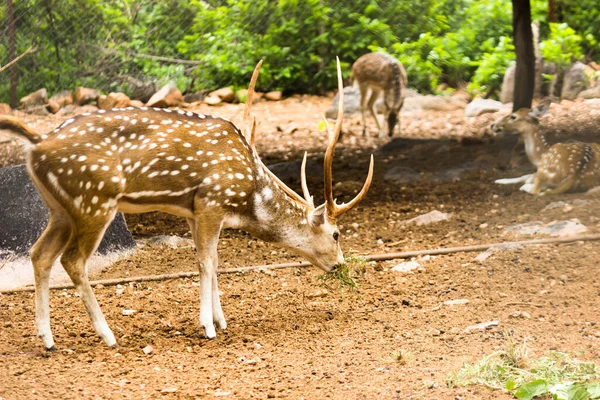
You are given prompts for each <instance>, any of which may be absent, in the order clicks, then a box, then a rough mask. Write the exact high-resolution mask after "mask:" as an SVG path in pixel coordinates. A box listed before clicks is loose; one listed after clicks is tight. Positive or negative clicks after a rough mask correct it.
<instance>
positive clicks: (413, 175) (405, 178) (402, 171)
mask: <svg viewBox="0 0 600 400" xmlns="http://www.w3.org/2000/svg"><path fill="white" fill-rule="evenodd" d="M383 180H384V181H387V182H392V183H409V182H419V181H420V180H421V174H420V173H418V172H417V171H415V170H414V169H412V168H409V167H401V166H398V167H392V168H390V169H389V170H388V171H387V172H386V173H385V175H384V176H383Z"/></svg>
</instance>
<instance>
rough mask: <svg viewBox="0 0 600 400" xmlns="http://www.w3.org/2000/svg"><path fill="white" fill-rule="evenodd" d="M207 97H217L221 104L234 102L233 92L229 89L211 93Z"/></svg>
mask: <svg viewBox="0 0 600 400" xmlns="http://www.w3.org/2000/svg"><path fill="white" fill-rule="evenodd" d="M208 96H209V97H218V98H219V99H221V101H222V102H225V103H233V101H234V100H235V92H234V91H233V89H231V88H230V87H224V88H221V89H218V90H215V91H214V92H211V93H210V94H209V95H208Z"/></svg>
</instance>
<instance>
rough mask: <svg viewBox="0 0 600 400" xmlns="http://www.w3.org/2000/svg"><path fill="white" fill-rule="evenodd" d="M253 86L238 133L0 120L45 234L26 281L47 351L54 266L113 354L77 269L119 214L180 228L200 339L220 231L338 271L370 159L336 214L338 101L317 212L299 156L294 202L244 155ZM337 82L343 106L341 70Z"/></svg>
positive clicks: (166, 121)
mask: <svg viewBox="0 0 600 400" xmlns="http://www.w3.org/2000/svg"><path fill="white" fill-rule="evenodd" d="M260 65H261V63H259V64H258V65H257V67H256V69H255V71H254V74H253V76H252V81H251V83H250V87H249V91H248V96H247V97H248V98H247V101H246V111H245V113H244V130H245V133H244V134H242V132H241V131H240V130H239V129H238V128H237V127H236V126H235V125H234V124H233V123H231V122H230V121H228V120H226V119H224V118H217V117H212V116H208V115H202V114H196V113H192V112H186V111H181V110H176V111H174V110H169V109H159V108H145V107H142V108H139V109H138V108H132V107H128V108H121V109H113V110H110V111H104V110H99V111H97V112H94V113H85V114H82V115H81V116H77V117H74V118H71V119H68V120H66V121H65V122H64V123H63V124H62V125H60V126H59V127H58V128H57V129H55V130H54V131H52V132H51V133H48V134H46V135H38V134H37V133H35V132H33V131H32V130H30V129H29V128H28V127H27V126H25V125H24V124H23V123H21V122H19V121H18V120H16V119H14V118H10V117H0V129H6V130H9V131H12V132H13V133H16V134H17V135H20V136H22V137H24V138H26V139H28V140H29V141H30V142H31V143H32V144H33V146H32V148H31V149H30V151H29V153H28V158H27V169H28V172H29V176H30V177H31V179H32V180H33V182H34V183H35V185H36V187H37V188H38V190H39V191H40V193H41V195H42V197H43V198H44V200H45V202H46V204H47V205H48V207H49V209H50V218H49V223H48V226H47V228H46V230H45V231H44V233H43V234H42V236H41V237H40V238H39V240H38V241H37V242H36V243H35V245H34V246H33V248H32V249H31V260H32V263H33V267H34V270H35V303H36V327H37V332H38V336H40V337H41V339H42V341H43V343H44V346H45V347H46V348H47V349H52V348H54V340H53V338H52V332H51V330H50V316H49V306H48V299H49V289H48V281H49V276H50V269H51V268H52V264H53V263H54V261H55V260H56V259H57V258H58V256H59V255H60V254H61V253H62V257H61V263H62V265H63V266H64V268H65V270H66V271H67V273H68V274H69V276H70V278H71V279H72V281H73V283H74V285H75V287H76V289H77V291H78V292H79V294H80V296H81V299H82V300H83V303H84V305H85V308H86V310H87V312H88V314H89V316H90V318H91V320H92V323H93V325H94V329H95V330H96V332H97V333H98V335H99V336H100V337H101V338H102V339H103V340H104V342H105V343H106V344H107V345H108V346H113V345H116V344H117V342H116V340H115V337H114V335H113V333H112V331H111V330H110V328H109V327H108V325H107V323H106V320H105V318H104V316H103V314H102V311H101V310H100V307H99V305H98V302H97V301H96V297H95V296H94V293H93V291H92V288H91V286H90V283H89V281H88V276H87V270H86V268H85V263H86V260H87V259H88V258H89V257H90V255H91V254H92V253H93V252H94V250H95V249H96V247H97V245H98V242H99V241H100V239H101V238H102V236H103V234H104V231H105V230H106V227H107V226H108V225H109V224H110V222H111V220H112V219H113V217H114V216H115V214H116V213H117V211H122V212H125V213H141V212H148V211H164V212H167V213H170V214H174V215H177V216H182V217H185V218H186V219H187V222H188V224H189V226H190V229H191V231H192V235H193V239H194V242H195V245H196V249H197V253H198V260H199V263H200V324H201V325H202V327H203V328H204V333H205V335H206V337H207V338H214V337H215V336H216V333H215V325H216V326H217V328H220V329H225V328H226V326H227V324H226V322H225V317H224V315H223V311H222V309H221V303H220V299H219V289H218V286H217V242H218V240H219V234H220V232H221V230H222V229H223V228H226V227H233V228H240V229H244V230H246V231H248V232H250V233H252V234H254V235H255V236H256V237H258V238H260V239H263V240H265V241H268V242H273V243H277V244H279V245H281V246H283V247H285V248H288V249H290V250H292V251H294V252H296V253H298V254H300V255H302V256H304V257H305V258H306V259H308V260H309V261H310V262H311V263H313V264H314V265H315V266H317V267H319V268H321V269H322V270H324V271H331V270H333V269H334V268H335V266H336V265H337V264H339V263H342V262H343V261H344V256H343V254H342V250H341V248H340V243H339V236H340V232H339V229H338V228H337V226H336V220H337V218H338V217H339V216H340V215H341V214H343V213H345V212H346V211H348V210H350V209H351V208H352V207H354V206H355V205H356V204H357V203H358V202H359V201H360V200H361V199H362V198H363V197H364V196H365V194H366V193H367V191H368V189H369V186H370V184H371V180H372V177H373V156H371V163H370V166H369V173H368V176H367V179H366V182H365V184H364V186H363V188H362V190H361V191H360V192H359V193H358V195H357V196H356V197H355V198H354V199H353V200H352V201H350V202H349V203H345V204H336V202H335V200H334V197H333V192H332V164H333V153H334V148H335V145H336V142H337V140H338V137H339V134H340V129H341V123H342V118H343V101H340V105H339V108H338V119H337V122H336V125H335V128H334V129H333V130H331V129H330V128H329V126H328V127H327V129H328V132H329V143H328V145H327V151H326V152H325V161H324V171H325V203H324V204H322V205H320V206H319V207H315V206H314V203H313V199H312V197H311V196H310V194H309V192H308V188H307V185H306V172H305V166H306V153H305V154H304V160H303V163H302V169H301V181H302V191H303V194H304V197H301V196H299V195H298V194H296V192H294V191H293V190H292V189H290V188H289V187H287V186H286V185H285V184H284V183H283V182H281V181H280V180H279V179H278V178H277V177H276V176H275V175H274V174H273V173H272V172H270V171H269V169H268V168H267V167H266V166H265V165H264V164H263V163H262V161H261V159H260V158H259V156H258V154H257V151H256V149H255V147H254V132H255V128H256V123H255V122H256V121H255V119H254V117H251V114H250V109H251V107H252V97H253V95H254V85H255V83H256V79H257V76H258V71H259V68H260ZM337 70H338V83H339V89H340V97H342V96H343V90H342V83H341V82H342V77H341V70H340V65H339V60H338V64H337Z"/></svg>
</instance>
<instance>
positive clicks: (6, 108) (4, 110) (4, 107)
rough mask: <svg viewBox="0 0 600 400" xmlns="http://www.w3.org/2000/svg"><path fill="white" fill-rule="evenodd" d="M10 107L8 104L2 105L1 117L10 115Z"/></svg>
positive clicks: (0, 107)
mask: <svg viewBox="0 0 600 400" xmlns="http://www.w3.org/2000/svg"><path fill="white" fill-rule="evenodd" d="M10 111H11V109H10V105H8V104H6V103H0V115H5V114H10Z"/></svg>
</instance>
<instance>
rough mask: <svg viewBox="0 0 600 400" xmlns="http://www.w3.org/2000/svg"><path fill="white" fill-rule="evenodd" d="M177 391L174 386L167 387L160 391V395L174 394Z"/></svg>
mask: <svg viewBox="0 0 600 400" xmlns="http://www.w3.org/2000/svg"><path fill="white" fill-rule="evenodd" d="M176 391H177V388H176V387H174V386H169V387H166V388H164V389H163V390H161V391H160V392H161V393H175V392H176Z"/></svg>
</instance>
